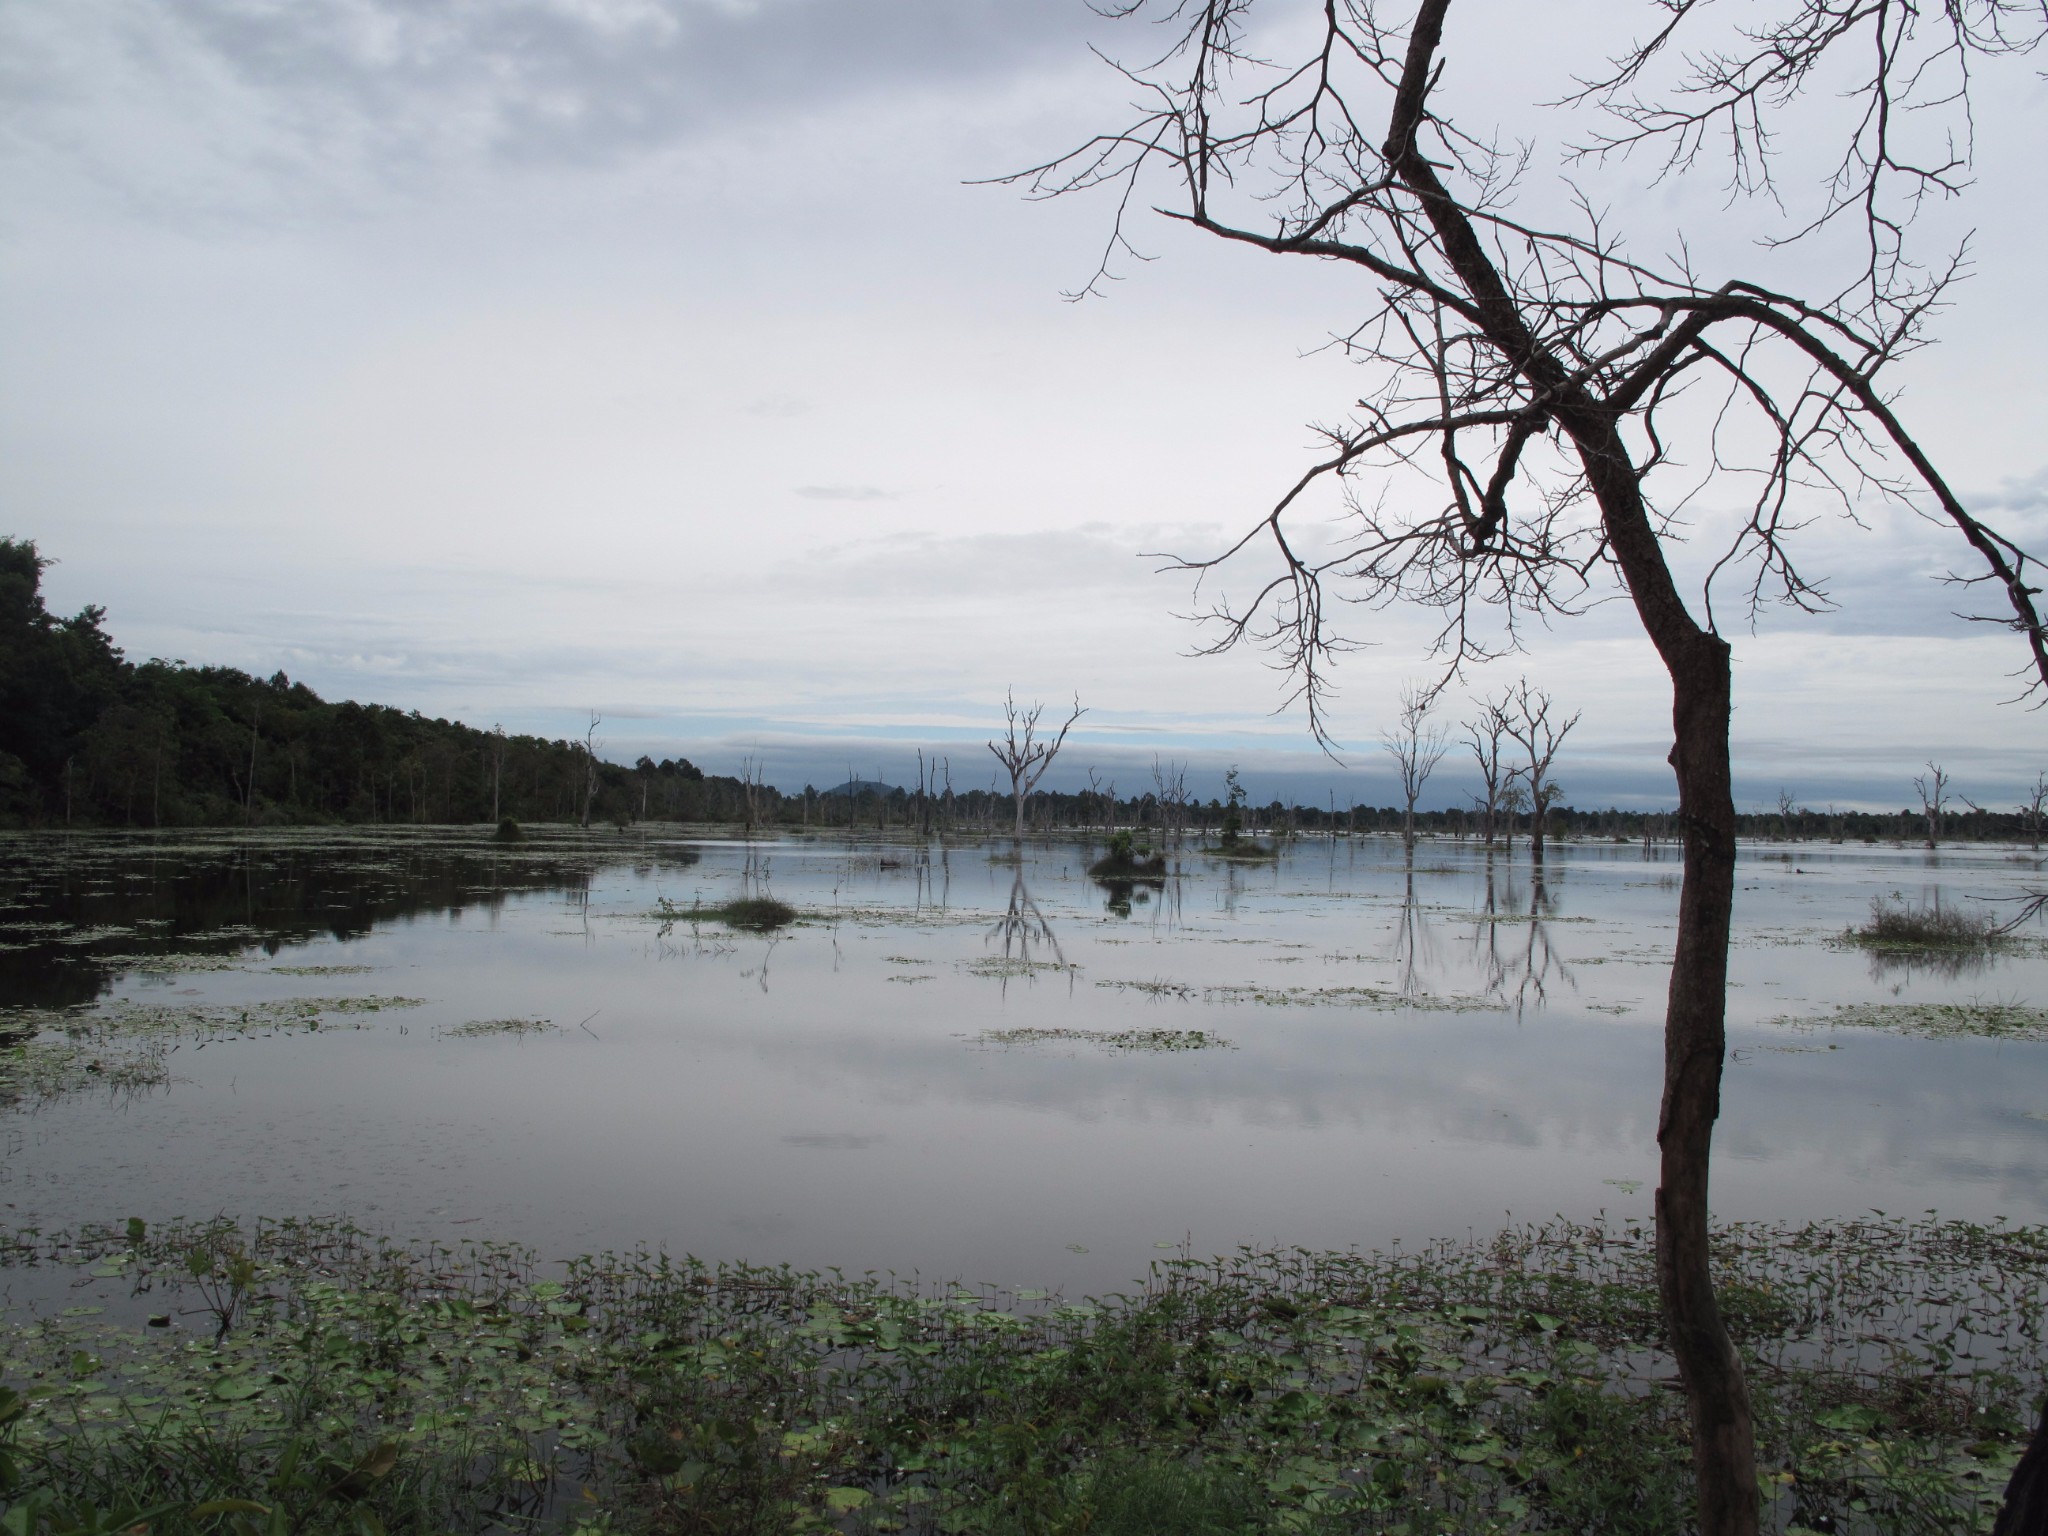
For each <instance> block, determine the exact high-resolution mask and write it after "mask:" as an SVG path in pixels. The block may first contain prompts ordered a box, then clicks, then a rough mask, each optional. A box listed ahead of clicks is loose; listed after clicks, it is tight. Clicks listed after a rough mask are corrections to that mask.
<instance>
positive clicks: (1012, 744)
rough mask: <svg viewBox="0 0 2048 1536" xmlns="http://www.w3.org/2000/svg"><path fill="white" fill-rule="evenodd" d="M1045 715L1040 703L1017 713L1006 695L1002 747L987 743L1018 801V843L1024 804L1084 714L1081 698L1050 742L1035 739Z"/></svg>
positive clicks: (1014, 699)
mask: <svg viewBox="0 0 2048 1536" xmlns="http://www.w3.org/2000/svg"><path fill="white" fill-rule="evenodd" d="M1044 712H1045V706H1044V705H1043V704H1033V705H1032V706H1031V708H1029V709H1028V710H1020V709H1018V708H1017V696H1016V693H1015V692H1014V691H1011V692H1007V693H1005V694H1004V695H1003V720H1004V723H1005V730H1004V734H1003V740H1002V743H1001V745H998V744H997V743H995V742H993V741H992V742H990V743H989V744H988V749H989V751H991V752H993V753H995V755H996V761H997V762H999V763H1001V764H1002V765H1003V771H1004V772H1006V773H1008V774H1009V776H1010V794H1011V796H1012V798H1013V799H1015V801H1016V802H1017V837H1018V838H1019V839H1020V840H1021V839H1022V838H1023V836H1024V802H1025V801H1027V800H1029V799H1030V798H1031V794H1032V791H1034V790H1035V789H1037V788H1038V781H1039V780H1040V779H1042V778H1044V777H1045V770H1046V769H1048V768H1050V767H1051V766H1052V760H1053V759H1054V758H1055V757H1058V756H1059V753H1060V748H1061V746H1062V745H1064V744H1065V742H1066V739H1067V732H1068V731H1070V730H1072V729H1073V727H1074V722H1075V721H1076V720H1078V719H1080V718H1081V716H1083V715H1084V714H1086V713H1087V711H1086V710H1084V709H1083V708H1081V700H1080V697H1079V696H1078V695H1076V696H1075V699H1074V712H1073V713H1072V714H1070V715H1068V716H1067V722H1066V724H1065V725H1062V726H1061V727H1060V730H1059V734H1058V735H1057V736H1055V737H1053V738H1052V740H1050V741H1044V740H1041V739H1040V738H1039V736H1038V717H1039V716H1040V715H1041V714H1043V713H1044Z"/></svg>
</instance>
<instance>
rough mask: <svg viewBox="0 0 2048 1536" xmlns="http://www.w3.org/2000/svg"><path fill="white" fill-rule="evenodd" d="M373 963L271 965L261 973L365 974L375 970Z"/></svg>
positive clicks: (311, 974) (305, 974)
mask: <svg viewBox="0 0 2048 1536" xmlns="http://www.w3.org/2000/svg"><path fill="white" fill-rule="evenodd" d="M376 969H377V967H375V966H374V965H273V966H270V967H268V968H267V969H266V970H265V971H264V972H263V974H264V975H266V976H367V975H369V974H370V973H371V972H372V971H374V970H376Z"/></svg>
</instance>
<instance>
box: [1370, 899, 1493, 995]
mask: <svg viewBox="0 0 2048 1536" xmlns="http://www.w3.org/2000/svg"><path fill="white" fill-rule="evenodd" d="M1490 884H1491V882H1489V885H1490ZM1488 895H1489V899H1490V897H1491V891H1489V893H1488ZM1436 961H1437V947H1436V937H1435V935H1434V934H1433V933H1431V931H1430V927H1429V922H1428V919H1426V918H1425V917H1424V916H1423V915H1422V905H1421V903H1420V902H1418V901H1417V900H1416V899H1415V871H1414V870H1413V869H1412V868H1411V869H1409V870H1408V875H1407V882H1406V887H1405V889H1404V890H1403V892H1402V896H1401V916H1400V918H1399V920H1398V921H1397V922H1396V923H1395V925H1394V963H1395V964H1396V965H1397V966H1399V967H1400V971H1401V995H1402V996H1403V997H1408V996H1412V995H1413V994H1414V993H1416V992H1418V991H1420V990H1421V983H1420V982H1419V981H1418V979H1417V978H1418V976H1427V975H1428V974H1429V973H1430V972H1431V971H1432V970H1434V969H1436Z"/></svg>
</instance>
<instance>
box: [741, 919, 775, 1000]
mask: <svg viewBox="0 0 2048 1536" xmlns="http://www.w3.org/2000/svg"><path fill="white" fill-rule="evenodd" d="M781 942H782V935H780V934H777V933H771V934H769V935H768V947H767V948H766V949H764V950H762V951H761V963H760V964H759V965H757V966H755V967H754V968H753V969H752V970H750V971H741V972H740V975H741V976H742V977H745V978H752V979H753V980H755V981H758V982H759V983H760V985H761V990H762V991H763V992H766V991H767V990H768V962H769V961H771V960H773V959H774V958H775V946H776V945H778V944H780V943H781Z"/></svg>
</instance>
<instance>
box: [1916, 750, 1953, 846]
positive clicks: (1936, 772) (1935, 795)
mask: <svg viewBox="0 0 2048 1536" xmlns="http://www.w3.org/2000/svg"><path fill="white" fill-rule="evenodd" d="M1913 790H1914V792H1915V793H1916V794H1918V795H1919V796H1920V819H1921V820H1922V821H1924V822H1925V823H1926V824H1927V846H1928V847H1930V848H1932V847H1933V846H1934V845H1935V844H1936V843H1938V842H1940V841H1941V833H1942V825H1941V819H1942V817H1943V816H1945V815H1947V814H1948V794H1949V780H1948V772H1947V770H1946V769H1944V768H1943V767H1942V766H1941V764H1939V763H1929V764H1928V765H1927V772H1926V773H1924V774H1918V773H1916V774H1915V775H1913Z"/></svg>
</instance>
